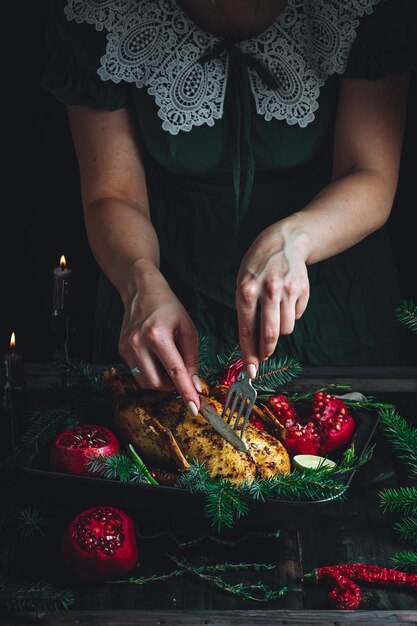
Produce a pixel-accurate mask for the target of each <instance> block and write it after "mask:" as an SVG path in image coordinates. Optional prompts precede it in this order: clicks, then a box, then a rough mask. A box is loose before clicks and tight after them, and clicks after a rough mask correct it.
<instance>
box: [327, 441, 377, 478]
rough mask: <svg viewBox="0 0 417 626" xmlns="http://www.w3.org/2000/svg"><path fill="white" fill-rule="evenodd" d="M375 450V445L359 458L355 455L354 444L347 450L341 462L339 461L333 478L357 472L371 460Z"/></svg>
mask: <svg viewBox="0 0 417 626" xmlns="http://www.w3.org/2000/svg"><path fill="white" fill-rule="evenodd" d="M374 449H375V445H373V446H370V447H369V448H367V450H365V452H364V453H363V454H362V456H361V457H358V456H356V453H355V446H354V444H352V445H351V446H349V448H347V450H345V451H344V453H343V455H342V459H341V461H339V463H338V464H337V465H336V467H335V468H334V469H333V470H332V474H333V476H342V475H345V474H350V473H351V472H356V471H357V470H358V469H359V468H361V467H362V466H363V465H365V464H366V463H368V462H369V461H370V460H371V458H372V455H373V453H374Z"/></svg>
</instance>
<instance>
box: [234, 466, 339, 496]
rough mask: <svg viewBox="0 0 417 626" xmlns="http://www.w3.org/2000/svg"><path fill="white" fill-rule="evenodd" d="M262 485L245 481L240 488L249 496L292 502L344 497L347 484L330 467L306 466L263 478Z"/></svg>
mask: <svg viewBox="0 0 417 626" xmlns="http://www.w3.org/2000/svg"><path fill="white" fill-rule="evenodd" d="M259 482H263V483H264V484H263V485H262V486H261V487H260V486H259V485H256V483H249V484H247V483H244V484H243V485H241V488H240V490H241V491H242V492H243V493H244V494H245V495H248V496H249V497H252V498H260V497H262V499H265V500H266V499H268V498H273V499H276V500H288V501H291V502H313V501H317V500H319V501H321V500H332V499H334V498H342V497H343V496H344V494H345V492H346V491H347V485H346V484H344V483H343V482H342V481H341V480H335V479H334V478H333V476H331V472H329V470H328V469H314V468H304V469H302V470H298V469H296V470H294V471H293V472H291V473H290V474H287V475H283V474H280V475H278V476H272V477H271V478H266V479H263V480H262V481H259Z"/></svg>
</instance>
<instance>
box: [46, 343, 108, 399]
mask: <svg viewBox="0 0 417 626" xmlns="http://www.w3.org/2000/svg"><path fill="white" fill-rule="evenodd" d="M51 360H52V363H53V364H54V365H55V367H56V368H57V369H58V370H59V371H60V372H61V373H62V374H63V375H64V376H65V377H66V380H67V383H68V385H69V386H70V387H78V388H82V389H86V390H91V391H95V392H97V391H101V390H102V385H103V382H102V374H101V373H100V374H98V373H97V372H95V371H94V370H93V368H92V366H91V365H90V364H89V363H86V362H85V361H82V360H80V359H76V358H74V357H71V358H69V357H68V356H67V355H66V354H65V352H60V351H55V352H54V353H53V354H52V356H51Z"/></svg>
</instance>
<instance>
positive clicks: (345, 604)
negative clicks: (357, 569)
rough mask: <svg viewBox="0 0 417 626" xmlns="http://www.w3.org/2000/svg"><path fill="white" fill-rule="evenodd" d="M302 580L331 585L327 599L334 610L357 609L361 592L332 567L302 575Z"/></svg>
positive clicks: (321, 568)
mask: <svg viewBox="0 0 417 626" xmlns="http://www.w3.org/2000/svg"><path fill="white" fill-rule="evenodd" d="M304 578H307V579H308V578H312V579H314V580H315V581H316V582H319V583H324V584H329V585H333V588H332V589H331V590H330V592H329V594H328V596H327V598H328V600H329V603H330V604H331V605H332V606H333V607H334V608H335V609H342V610H352V609H357V608H358V606H359V604H360V601H361V590H360V589H359V587H358V585H357V584H356V583H354V582H353V581H352V580H350V579H349V578H346V576H343V574H341V573H339V572H338V571H337V570H336V568H334V567H319V568H317V569H315V570H313V572H310V573H309V574H304Z"/></svg>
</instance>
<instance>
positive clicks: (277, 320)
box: [236, 221, 310, 369]
mask: <svg viewBox="0 0 417 626" xmlns="http://www.w3.org/2000/svg"><path fill="white" fill-rule="evenodd" d="M305 244H306V238H305V236H304V235H303V234H302V233H301V234H300V231H299V230H298V229H297V230H296V231H295V230H294V231H293V230H292V229H291V228H289V227H288V225H286V224H285V222H284V221H283V222H277V223H275V224H272V225H271V226H269V227H268V228H267V229H265V230H264V231H262V232H261V233H260V235H258V237H257V238H256V239H255V241H254V242H253V243H252V245H251V246H250V248H249V250H248V251H247V253H246V254H245V256H244V258H243V260H242V263H241V265H240V269H239V273H238V276H237V285H236V310H237V315H238V325H239V342H240V348H241V351H242V357H243V362H244V363H245V365H246V366H247V365H249V364H251V363H252V364H253V365H255V368H256V369H257V368H258V365H259V361H260V360H261V361H263V360H266V359H267V358H268V357H269V356H271V354H272V353H273V352H274V350H275V348H276V345H277V342H278V339H279V337H280V335H289V334H291V333H292V331H293V330H294V325H295V321H296V320H298V319H299V318H300V317H301V316H302V314H303V313H304V311H305V309H306V307H307V303H308V299H309V293H310V289H309V281H308V275H307V266H306V252H305V248H306V245H305Z"/></svg>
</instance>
